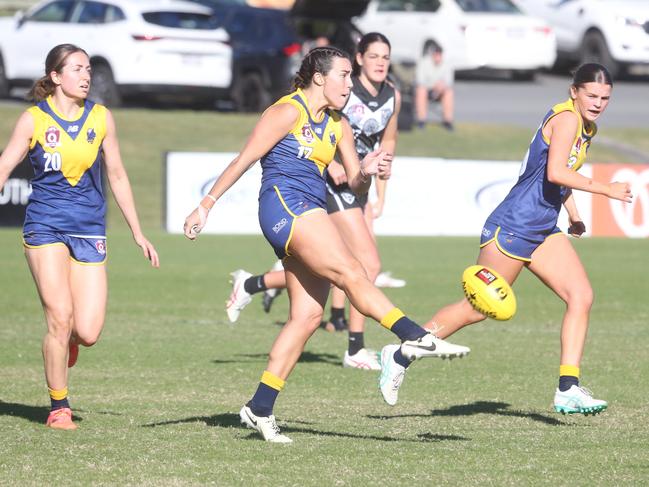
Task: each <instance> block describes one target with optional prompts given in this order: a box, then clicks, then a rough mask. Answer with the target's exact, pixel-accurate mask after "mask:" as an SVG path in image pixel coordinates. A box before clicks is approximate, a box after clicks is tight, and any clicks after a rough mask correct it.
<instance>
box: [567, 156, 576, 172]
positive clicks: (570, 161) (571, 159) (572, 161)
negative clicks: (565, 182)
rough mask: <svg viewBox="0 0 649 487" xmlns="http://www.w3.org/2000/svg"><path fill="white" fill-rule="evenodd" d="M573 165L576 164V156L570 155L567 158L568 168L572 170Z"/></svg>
mask: <svg viewBox="0 0 649 487" xmlns="http://www.w3.org/2000/svg"><path fill="white" fill-rule="evenodd" d="M575 164H577V154H571V155H570V157H569V158H568V167H569V168H570V169H572V168H573V166H574V165H575Z"/></svg>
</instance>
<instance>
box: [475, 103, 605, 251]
mask: <svg viewBox="0 0 649 487" xmlns="http://www.w3.org/2000/svg"><path fill="white" fill-rule="evenodd" d="M565 111H570V112H573V113H577V111H576V109H575V107H574V104H573V101H572V99H570V100H568V101H566V102H563V103H559V104H557V105H555V106H553V107H552V109H551V110H550V111H549V112H548V113H547V114H546V115H545V117H544V118H543V122H542V123H541V126H540V127H539V128H538V130H537V131H536V134H535V135H534V138H533V139H532V142H531V144H530V147H529V149H528V150H527V154H526V155H525V159H524V160H523V164H522V166H521V170H520V174H519V178H518V181H517V182H516V184H515V185H514V187H513V188H512V189H511V190H510V192H509V194H508V195H507V196H506V197H505V199H504V200H503V201H502V203H500V205H498V207H497V208H496V209H495V210H494V211H493V213H492V214H491V216H489V218H488V219H487V221H490V222H493V223H495V224H497V225H499V226H500V227H502V229H503V230H505V231H511V232H513V233H516V234H518V235H520V236H521V237H524V238H527V239H529V240H532V241H543V239H544V238H545V237H546V236H547V235H548V234H549V233H551V232H552V231H553V230H554V228H555V226H556V224H557V220H558V218H559V211H560V210H561V204H562V203H563V199H564V197H565V196H566V193H567V189H566V188H565V187H563V186H559V185H558V184H555V183H551V182H550V181H548V178H547V170H546V168H547V164H548V148H549V146H550V145H549V144H550V141H549V140H548V139H546V138H545V136H544V135H543V127H545V125H546V124H547V123H548V121H549V120H550V119H551V118H552V117H554V116H555V115H557V114H559V113H561V112H565ZM577 116H578V120H579V128H578V130H577V134H576V135H575V139H574V142H573V145H572V149H571V150H570V156H569V157H568V160H567V161H566V164H567V166H568V167H569V168H570V169H572V170H573V171H577V170H579V169H580V168H581V166H582V165H583V163H584V160H585V159H586V153H587V151H588V147H589V146H590V142H591V139H592V138H593V136H594V135H595V133H596V132H597V127H596V125H595V124H594V123H587V124H584V123H583V121H582V118H581V116H580V115H579V114H578V113H577Z"/></svg>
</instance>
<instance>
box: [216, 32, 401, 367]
mask: <svg viewBox="0 0 649 487" xmlns="http://www.w3.org/2000/svg"><path fill="white" fill-rule="evenodd" d="M389 68H390V43H389V41H388V39H387V38H386V37H385V36H383V35H382V34H379V33H376V32H373V33H369V34H366V35H364V36H363V38H362V39H361V40H360V42H359V44H358V53H357V54H356V57H355V62H354V66H353V73H352V89H351V93H350V95H349V99H348V100H347V103H346V104H345V106H344V108H343V109H342V113H343V115H344V116H345V118H346V119H347V120H348V121H349V124H350V126H351V128H352V133H353V136H354V143H355V147H356V152H357V154H358V157H359V158H360V159H362V158H363V157H365V156H366V155H367V154H369V153H371V152H372V151H374V150H377V149H379V148H380V149H381V150H384V151H386V152H387V153H389V154H390V155H392V154H394V150H395V147H396V140H397V117H398V115H399V108H400V105H401V98H400V94H399V92H398V91H397V90H396V89H395V88H394V86H393V85H392V84H391V83H390V82H389V81H388V80H387V76H388V70H389ZM326 175H327V178H326V183H327V185H326V187H327V212H328V213H329V215H330V216H331V219H332V221H333V222H334V224H335V225H336V227H338V230H339V231H340V233H341V235H342V237H343V240H344V241H345V243H346V244H347V246H348V247H349V248H350V250H351V251H352V254H353V255H354V257H356V259H358V260H359V261H360V262H361V264H363V267H364V268H365V271H366V272H367V275H368V277H369V278H370V279H371V280H372V282H374V280H375V279H376V276H377V275H378V273H379V271H380V268H381V261H380V259H379V254H378V249H377V247H376V242H375V240H374V237H373V235H372V233H371V230H370V228H369V227H368V226H367V225H366V221H365V217H366V216H368V217H369V219H370V220H371V219H372V218H374V217H376V216H378V215H380V213H381V212H382V210H383V203H384V195H385V183H386V181H385V180H382V179H380V178H375V184H376V187H377V196H378V200H377V202H376V203H375V204H374V205H372V204H370V203H368V198H367V194H363V195H360V196H357V195H356V194H355V193H354V191H352V189H351V188H350V187H349V184H348V183H347V176H346V173H345V169H344V167H343V166H342V164H340V163H339V162H338V161H336V160H334V161H332V162H331V164H329V166H328V167H327V173H326ZM363 210H365V212H366V213H370V215H364V214H363ZM232 284H233V291H232V294H231V296H230V299H229V300H228V303H227V305H226V310H227V312H228V316H229V317H230V320H231V321H233V322H234V321H236V320H237V318H238V316H239V313H240V311H241V310H242V309H243V308H244V307H245V306H246V305H247V304H248V303H249V302H250V300H251V296H252V295H253V294H256V293H258V292H261V291H266V290H268V289H277V288H283V287H285V285H286V281H285V278H284V272H283V271H282V270H273V271H270V272H267V273H266V274H265V275H263V276H252V275H251V274H250V273H249V272H246V271H243V270H238V271H235V272H233V273H232ZM332 301H333V305H332V309H331V313H332V315H331V317H330V319H329V321H328V322H323V323H322V325H323V326H332V327H335V329H337V330H343V329H346V328H347V323H346V320H345V319H344V305H345V294H344V293H343V292H342V291H341V290H339V289H338V288H334V289H333V291H332ZM364 320H365V317H364V316H363V314H362V313H359V312H358V311H357V310H356V309H354V308H353V306H352V307H351V309H350V321H349V344H348V349H347V350H346V352H345V355H344V357H343V365H344V366H345V367H353V368H359V369H365V370H380V369H381V366H380V364H379V362H378V359H377V356H376V353H375V352H372V351H371V350H369V349H366V348H365V343H364V333H363V331H364Z"/></svg>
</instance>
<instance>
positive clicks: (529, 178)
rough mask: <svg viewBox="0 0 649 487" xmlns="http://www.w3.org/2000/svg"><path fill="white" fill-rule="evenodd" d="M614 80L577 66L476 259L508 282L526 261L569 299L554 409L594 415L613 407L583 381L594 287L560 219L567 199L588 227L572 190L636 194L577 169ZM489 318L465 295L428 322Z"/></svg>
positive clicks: (575, 225) (449, 325)
mask: <svg viewBox="0 0 649 487" xmlns="http://www.w3.org/2000/svg"><path fill="white" fill-rule="evenodd" d="M612 85H613V82H612V80H611V75H610V74H609V72H608V71H607V70H606V68H605V67H604V66H602V65H600V64H596V63H589V64H584V65H582V66H580V67H579V68H578V69H577V71H576V72H575V75H574V79H573V82H572V85H571V86H570V98H569V99H568V100H567V101H565V102H563V103H559V104H557V105H555V106H554V107H552V109H551V110H550V111H549V112H548V113H547V114H546V115H545V117H544V118H543V121H542V123H541V126H540V127H539V129H538V130H537V132H536V135H535V136H534V139H533V140H532V143H531V144H530V147H529V149H528V152H527V154H526V156H525V159H524V161H523V165H522V167H521V170H520V176H519V179H518V181H517V182H516V184H515V185H514V187H513V188H512V189H511V191H510V192H509V194H508V195H507V196H506V197H505V199H504V200H503V202H502V203H500V205H498V207H497V208H496V209H495V210H494V211H493V213H492V214H491V215H490V216H489V217H488V218H487V221H486V223H485V225H484V228H483V229H482V237H481V241H480V247H481V248H480V254H479V255H478V264H483V265H485V266H487V267H489V268H491V269H494V270H496V271H498V272H499V273H500V274H501V275H502V276H503V277H504V278H505V279H506V280H507V281H508V282H509V283H510V284H512V283H513V282H514V281H515V280H516V278H517V277H518V274H519V273H520V272H521V270H522V269H523V267H527V268H528V269H529V270H530V271H532V272H533V273H534V274H535V275H536V276H537V277H538V278H539V279H540V280H541V281H542V282H543V283H544V284H545V285H546V286H548V287H549V288H550V289H552V291H554V292H555V293H556V294H557V295H558V296H559V297H560V298H561V299H562V300H563V301H565V303H566V305H567V307H566V312H565V314H564V316H563V324H562V328H561V362H560V367H559V387H558V388H557V390H556V392H555V395H554V408H555V410H556V411H557V412H563V413H581V414H594V413H598V412H600V411H603V410H605V409H606V407H607V403H606V401H602V400H599V399H594V398H593V397H592V395H591V394H590V393H589V392H588V391H587V390H586V389H584V388H581V387H579V373H580V371H579V365H580V362H581V358H582V354H583V350H584V344H585V342H586V332H587V330H588V317H589V313H590V308H591V305H592V302H593V291H592V289H591V285H590V282H589V280H588V276H587V275H586V271H585V269H584V267H583V265H582V263H581V261H580V260H579V256H578V255H577V253H576V252H575V250H574V248H573V247H572V245H571V244H570V241H569V240H568V238H567V237H566V235H564V234H563V233H562V232H561V230H559V228H558V227H557V219H558V217H559V210H560V209H561V205H562V204H563V206H564V207H565V208H566V210H567V213H568V217H569V221H570V227H569V229H568V233H569V234H571V235H573V236H575V237H579V236H580V235H581V234H582V233H584V232H585V231H586V229H585V226H584V224H583V222H582V221H581V218H580V216H579V212H578V211H577V207H576V205H575V201H574V198H573V195H572V190H573V189H578V190H581V191H588V192H590V193H595V194H601V195H604V196H607V197H608V198H612V199H616V200H620V201H624V202H630V201H631V198H632V195H631V190H630V185H629V184H628V183H620V182H612V183H601V182H598V181H594V180H593V179H591V178H589V177H586V176H582V175H580V174H579V173H578V172H577V171H578V170H579V168H580V167H581V166H582V164H583V163H584V159H585V158H586V152H587V150H588V147H589V146H590V143H591V139H592V138H593V136H594V135H595V133H596V131H597V127H596V125H595V120H597V119H598V118H599V116H600V115H601V114H602V113H603V112H604V110H606V107H607V105H608V103H609V99H610V96H611V89H612ZM484 319H485V316H483V315H482V314H480V313H478V312H477V311H475V310H474V309H473V308H472V307H471V305H470V304H469V302H468V301H467V300H466V299H463V300H461V301H459V302H457V303H455V304H451V305H449V306H446V307H444V308H442V309H441V310H439V311H438V312H437V313H436V314H435V316H433V318H432V319H431V320H430V321H429V322H428V323H427V324H426V327H427V328H429V329H431V330H435V333H436V334H437V335H438V336H440V337H443V338H446V337H448V336H450V335H452V334H453V333H455V332H456V331H457V330H459V329H460V328H462V327H464V326H466V325H470V324H472V323H477V322H479V321H482V320H484Z"/></svg>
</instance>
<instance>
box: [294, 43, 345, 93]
mask: <svg viewBox="0 0 649 487" xmlns="http://www.w3.org/2000/svg"><path fill="white" fill-rule="evenodd" d="M336 57H340V58H343V59H347V60H349V54H347V53H346V52H345V51H343V50H341V49H338V48H337V47H333V46H325V47H316V48H313V49H311V50H310V51H309V52H308V53H307V55H306V56H304V59H303V60H302V64H301V65H300V70H299V71H298V72H297V73H296V75H295V79H294V80H293V87H294V89H298V88H300V89H304V88H308V87H309V86H310V85H311V81H313V75H314V74H316V73H321V74H322V75H323V76H326V75H327V74H328V73H329V71H331V68H332V66H333V60H334V58H336Z"/></svg>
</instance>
